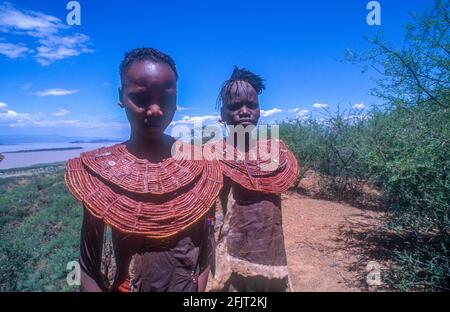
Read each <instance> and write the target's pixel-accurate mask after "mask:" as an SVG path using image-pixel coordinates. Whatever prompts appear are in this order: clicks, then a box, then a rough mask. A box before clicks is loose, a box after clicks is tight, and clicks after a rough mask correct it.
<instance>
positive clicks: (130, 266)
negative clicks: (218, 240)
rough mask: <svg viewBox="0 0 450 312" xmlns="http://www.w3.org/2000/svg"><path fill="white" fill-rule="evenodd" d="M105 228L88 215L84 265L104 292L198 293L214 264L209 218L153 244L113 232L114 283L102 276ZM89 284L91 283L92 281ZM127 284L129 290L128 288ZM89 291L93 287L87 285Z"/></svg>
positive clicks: (82, 254) (83, 242) (82, 253)
mask: <svg viewBox="0 0 450 312" xmlns="http://www.w3.org/2000/svg"><path fill="white" fill-rule="evenodd" d="M104 231H105V226H104V224H103V223H102V221H101V220H99V219H97V218H95V217H93V216H92V215H91V214H90V213H89V212H88V211H87V210H86V209H85V211H84V219H83V228H82V231H81V246H80V264H81V268H82V270H83V271H84V272H85V273H86V274H87V275H89V276H90V277H91V278H92V279H93V280H94V281H95V282H96V283H97V285H99V286H100V288H101V289H102V290H104V291H118V290H121V289H124V288H125V289H127V288H128V287H127V286H129V288H130V290H131V291H140V292H141V291H142V292H148V291H175V292H181V291H190V292H193V291H197V290H198V284H197V279H198V276H199V275H200V273H201V272H203V271H204V270H205V269H206V268H207V267H208V266H209V263H210V261H211V257H212V252H213V235H211V233H212V231H211V230H210V228H209V226H208V223H207V219H206V216H205V217H204V218H202V219H201V220H200V221H199V222H198V223H196V224H195V225H193V226H192V227H191V228H190V229H188V230H186V231H184V232H182V233H180V234H179V235H178V236H177V237H174V238H172V239H170V240H165V241H161V240H152V239H148V238H145V237H142V236H139V235H130V234H123V233H121V232H119V231H117V230H114V229H113V230H112V243H113V249H114V258H115V262H116V265H115V266H116V272H115V276H114V278H113V283H112V284H111V285H110V286H108V285H107V284H108V278H107V276H105V272H102V270H101V267H102V265H101V264H102V263H101V262H102V254H103V252H104V250H103V245H104ZM88 282H89V281H88ZM124 284H125V286H124ZM86 286H88V288H89V285H86Z"/></svg>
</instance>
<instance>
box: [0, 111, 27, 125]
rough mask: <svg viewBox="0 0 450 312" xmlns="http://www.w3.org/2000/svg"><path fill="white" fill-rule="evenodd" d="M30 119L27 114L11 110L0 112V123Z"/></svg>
mask: <svg viewBox="0 0 450 312" xmlns="http://www.w3.org/2000/svg"><path fill="white" fill-rule="evenodd" d="M28 120H30V115H29V114H23V113H17V112H15V111H13V110H6V111H5V112H0V124H2V123H10V122H19V123H20V122H24V121H28Z"/></svg>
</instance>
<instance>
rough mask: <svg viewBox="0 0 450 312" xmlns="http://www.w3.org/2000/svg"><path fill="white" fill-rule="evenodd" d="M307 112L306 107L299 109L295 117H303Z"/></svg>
mask: <svg viewBox="0 0 450 312" xmlns="http://www.w3.org/2000/svg"><path fill="white" fill-rule="evenodd" d="M308 114H309V110H307V109H302V110H299V111H298V112H297V117H299V118H304V117H306V115H308Z"/></svg>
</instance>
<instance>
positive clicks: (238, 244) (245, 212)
mask: <svg viewBox="0 0 450 312" xmlns="http://www.w3.org/2000/svg"><path fill="white" fill-rule="evenodd" d="M231 213H232V214H231V216H230V225H229V233H228V238H227V250H228V252H229V254H230V255H232V256H233V257H237V258H240V259H243V260H246V261H250V262H252V263H258V264H264V265H287V260H286V251H285V248H284V236H283V228H282V223H281V203H280V197H279V196H276V195H274V196H273V197H272V198H267V199H262V200H261V201H257V202H254V203H248V204H246V203H245V202H242V201H236V203H235V204H234V206H233V207H232V209H231Z"/></svg>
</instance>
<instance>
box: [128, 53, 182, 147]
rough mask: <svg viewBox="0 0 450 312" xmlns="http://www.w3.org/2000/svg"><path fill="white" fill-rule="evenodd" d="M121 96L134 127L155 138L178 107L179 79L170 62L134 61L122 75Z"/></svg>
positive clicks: (134, 129)
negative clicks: (168, 63)
mask: <svg viewBox="0 0 450 312" xmlns="http://www.w3.org/2000/svg"><path fill="white" fill-rule="evenodd" d="M120 98H121V101H122V103H123V104H124V106H125V111H126V113H127V117H128V121H129V122H130V125H131V130H132V131H133V132H135V133H136V134H138V135H140V136H141V137H143V138H146V139H149V140H156V139H158V138H160V137H161V136H162V135H163V133H164V130H165V129H166V128H167V126H168V125H169V124H170V122H171V121H172V119H173V116H174V114H175V111H176V109H177V80H176V76H175V73H174V72H173V70H172V69H171V68H170V66H169V65H167V64H164V63H155V62H152V61H147V60H144V61H137V62H134V63H132V64H131V65H130V66H129V67H128V69H127V70H126V72H125V73H124V74H123V76H122V89H121V91H120Z"/></svg>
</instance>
